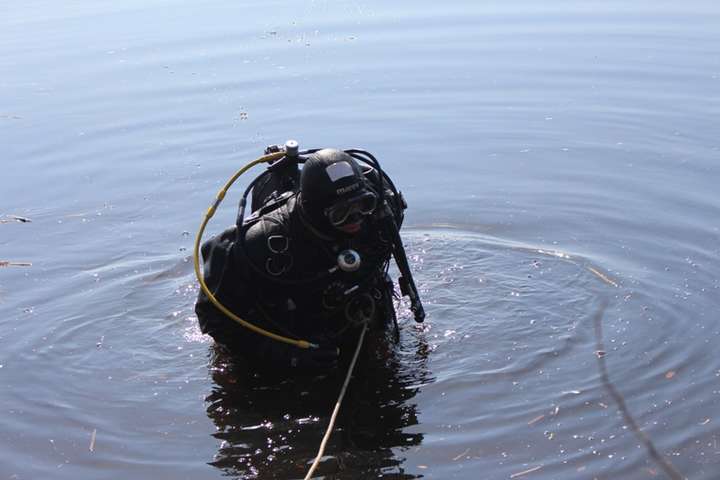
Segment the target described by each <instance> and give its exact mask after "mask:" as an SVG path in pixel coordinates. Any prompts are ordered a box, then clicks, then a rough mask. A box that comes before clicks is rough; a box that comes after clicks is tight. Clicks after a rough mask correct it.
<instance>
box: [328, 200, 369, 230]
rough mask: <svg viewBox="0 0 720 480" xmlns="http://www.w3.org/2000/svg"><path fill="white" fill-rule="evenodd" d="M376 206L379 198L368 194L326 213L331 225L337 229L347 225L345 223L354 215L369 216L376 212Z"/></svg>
mask: <svg viewBox="0 0 720 480" xmlns="http://www.w3.org/2000/svg"><path fill="white" fill-rule="evenodd" d="M376 205H377V197H376V196H375V194H374V193H372V192H366V193H363V194H362V195H359V196H357V197H354V198H351V199H349V200H346V201H343V202H340V203H338V204H336V205H333V206H332V207H330V208H328V209H327V210H326V211H325V215H326V216H327V218H328V220H329V221H330V223H331V224H332V225H334V226H336V227H337V226H339V225H342V224H343V223H345V221H346V220H347V219H348V218H349V217H350V216H351V215H353V214H354V213H359V214H361V215H369V214H370V213H372V212H373V211H374V210H375V207H376Z"/></svg>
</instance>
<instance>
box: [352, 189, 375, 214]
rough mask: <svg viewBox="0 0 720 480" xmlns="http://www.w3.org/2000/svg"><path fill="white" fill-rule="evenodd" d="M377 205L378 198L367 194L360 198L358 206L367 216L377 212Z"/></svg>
mask: <svg viewBox="0 0 720 480" xmlns="http://www.w3.org/2000/svg"><path fill="white" fill-rule="evenodd" d="M376 205H377V198H376V197H375V194H374V193H370V192H368V193H366V194H364V195H363V196H362V197H360V199H359V201H358V203H357V206H358V209H359V211H360V213H362V214H364V215H367V214H369V213H372V212H373V211H374V210H375V206H376Z"/></svg>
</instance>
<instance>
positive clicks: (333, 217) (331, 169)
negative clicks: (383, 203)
mask: <svg viewBox="0 0 720 480" xmlns="http://www.w3.org/2000/svg"><path fill="white" fill-rule="evenodd" d="M300 202H301V207H302V209H303V213H304V214H305V216H306V217H307V218H308V219H309V220H310V222H311V223H312V224H313V226H314V227H315V228H317V229H319V230H320V231H322V232H323V233H327V234H335V233H339V232H342V233H345V234H349V235H354V234H356V233H358V232H359V231H360V230H361V229H362V224H363V222H364V220H365V217H366V216H367V215H370V214H372V213H373V212H374V211H375V208H376V207H377V195H376V194H375V192H374V191H373V190H372V188H370V185H369V182H368V180H367V179H366V178H365V175H363V173H362V170H361V169H360V166H359V165H358V164H357V162H356V161H355V159H354V158H352V157H351V156H350V155H348V154H347V153H345V152H343V151H342V150H335V149H330V148H327V149H324V150H320V151H318V152H315V153H313V154H311V155H309V156H308V159H307V161H306V162H305V165H304V166H303V169H302V173H301V174H300Z"/></svg>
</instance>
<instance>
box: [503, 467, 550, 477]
mask: <svg viewBox="0 0 720 480" xmlns="http://www.w3.org/2000/svg"><path fill="white" fill-rule="evenodd" d="M542 467H543V466H542V465H538V466H537V467H532V468H528V469H527V470H523V471H522V472H517V473H513V474H512V475H510V478H518V477H522V476H523V475H527V474H528V473H532V472H537V471H538V470H540V469H541V468H542Z"/></svg>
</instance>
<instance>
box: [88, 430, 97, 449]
mask: <svg viewBox="0 0 720 480" xmlns="http://www.w3.org/2000/svg"><path fill="white" fill-rule="evenodd" d="M96 435H97V428H93V431H92V435H90V448H89V450H90V451H91V452H94V451H95V436H96Z"/></svg>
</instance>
